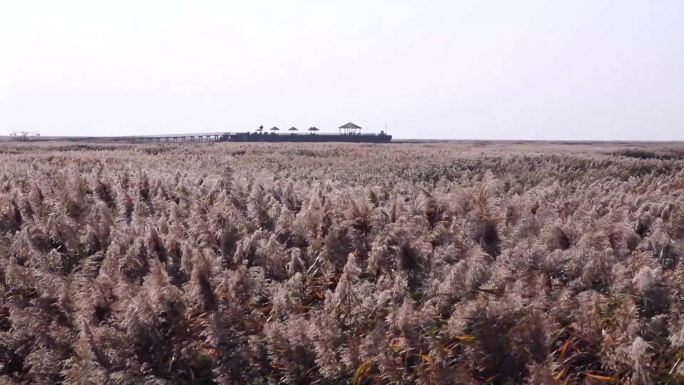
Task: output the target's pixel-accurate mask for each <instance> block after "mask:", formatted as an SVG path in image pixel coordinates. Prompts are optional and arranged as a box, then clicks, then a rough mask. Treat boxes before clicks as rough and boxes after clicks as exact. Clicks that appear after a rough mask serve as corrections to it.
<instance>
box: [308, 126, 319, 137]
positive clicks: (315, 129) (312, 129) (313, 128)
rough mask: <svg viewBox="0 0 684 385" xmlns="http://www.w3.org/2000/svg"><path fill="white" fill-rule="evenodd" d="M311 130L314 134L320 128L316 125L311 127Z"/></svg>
mask: <svg viewBox="0 0 684 385" xmlns="http://www.w3.org/2000/svg"><path fill="white" fill-rule="evenodd" d="M309 131H311V134H312V135H313V133H314V131H318V128H316V127H313V126H312V127H309Z"/></svg>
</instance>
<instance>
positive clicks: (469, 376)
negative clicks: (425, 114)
mask: <svg viewBox="0 0 684 385" xmlns="http://www.w3.org/2000/svg"><path fill="white" fill-rule="evenodd" d="M683 170H684V144H678V143H660V144H659V143H651V144H638V143H613V144H610V143H574V144H570V143H529V142H527V143H526V142H467V143H466V142H460V143H412V144H388V145H363V144H348V145H345V144H334V145H333V144H273V145H269V144H231V143H214V144H145V145H141V144H113V143H84V144H78V143H66V142H63V143H62V142H27V143H12V142H4V143H0V384H1V385H10V384H11V385H15V384H56V383H58V384H93V385H95V384H107V385H124V384H150V385H153V384H154V385H167V384H168V385H191V384H192V385H199V384H202V385H209V384H222V385H229V384H230V385H232V384H274V385H275V384H320V385H325V384H354V385H361V384H424V385H428V384H429V385H432V384H443V385H455V384H538V385H542V384H544V385H547V384H558V385H571V384H643V385H646V384H656V383H663V384H675V383H680V384H681V383H684V362H682V361H684V258H681V257H682V256H683V253H684V171H683Z"/></svg>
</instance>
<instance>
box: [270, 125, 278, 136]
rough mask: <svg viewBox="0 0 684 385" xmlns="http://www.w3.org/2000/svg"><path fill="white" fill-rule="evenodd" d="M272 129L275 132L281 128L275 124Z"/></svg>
mask: <svg viewBox="0 0 684 385" xmlns="http://www.w3.org/2000/svg"><path fill="white" fill-rule="evenodd" d="M271 131H273V133H274V134H275V132H276V131H280V128H278V127H276V126H273V127H271Z"/></svg>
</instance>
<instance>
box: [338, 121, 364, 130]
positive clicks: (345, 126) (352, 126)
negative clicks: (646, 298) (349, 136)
mask: <svg viewBox="0 0 684 385" xmlns="http://www.w3.org/2000/svg"><path fill="white" fill-rule="evenodd" d="M340 128H353V129H360V128H361V127H360V126H357V125H356V124H354V123H352V122H349V123H347V124H344V125H341V126H340Z"/></svg>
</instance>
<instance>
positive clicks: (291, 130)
mask: <svg viewBox="0 0 684 385" xmlns="http://www.w3.org/2000/svg"><path fill="white" fill-rule="evenodd" d="M288 131H290V132H291V133H292V135H294V134H295V131H297V127H294V126H293V127H290V128H288Z"/></svg>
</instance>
